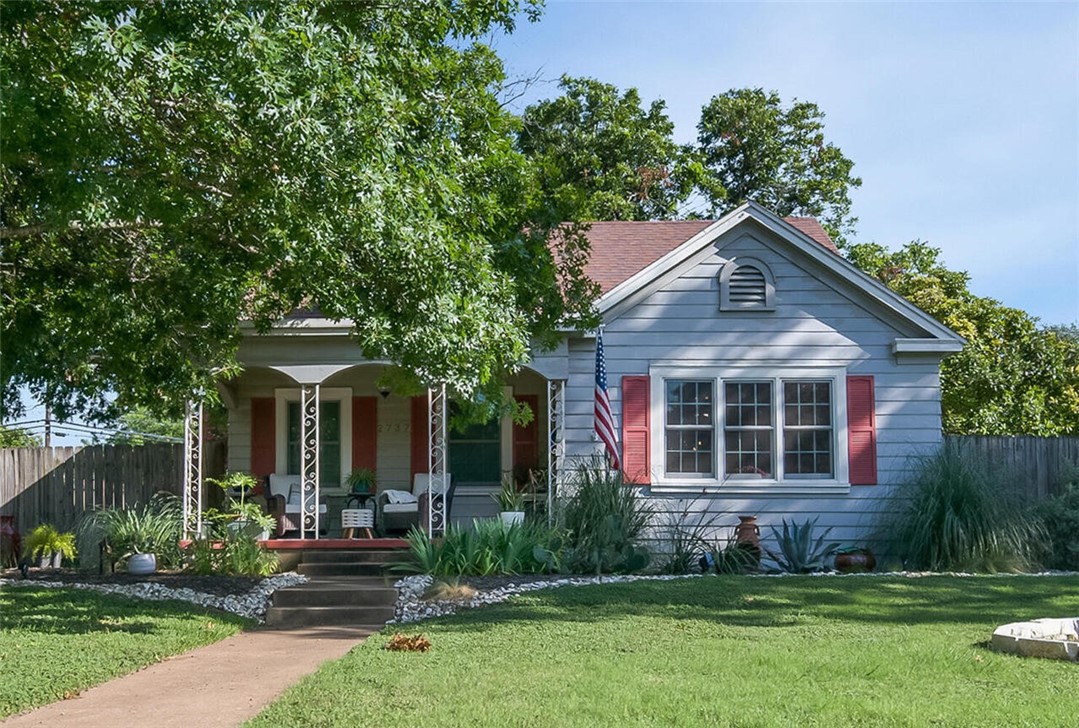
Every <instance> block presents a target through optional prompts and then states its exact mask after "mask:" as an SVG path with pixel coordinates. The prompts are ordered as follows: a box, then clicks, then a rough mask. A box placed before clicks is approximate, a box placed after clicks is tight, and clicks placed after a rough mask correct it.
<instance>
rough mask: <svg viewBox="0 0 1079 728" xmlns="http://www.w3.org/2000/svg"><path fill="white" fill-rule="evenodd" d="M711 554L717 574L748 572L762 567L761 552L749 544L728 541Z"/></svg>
mask: <svg viewBox="0 0 1079 728" xmlns="http://www.w3.org/2000/svg"><path fill="white" fill-rule="evenodd" d="M711 554H712V562H713V564H714V568H715V570H716V573H717V574H748V573H750V572H753V571H757V570H758V569H759V568H760V553H759V552H758V551H757V550H756V549H754V548H752V547H751V546H750V545H749V544H744V543H739V542H737V541H728V542H726V543H725V544H723V545H722V546H719V545H717V546H716V547H715V548H714V549H712V551H711Z"/></svg>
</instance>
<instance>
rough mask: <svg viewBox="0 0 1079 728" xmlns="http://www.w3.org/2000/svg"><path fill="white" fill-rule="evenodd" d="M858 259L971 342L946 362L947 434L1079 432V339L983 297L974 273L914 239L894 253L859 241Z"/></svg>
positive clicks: (943, 371) (852, 254)
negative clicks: (974, 287)
mask: <svg viewBox="0 0 1079 728" xmlns="http://www.w3.org/2000/svg"><path fill="white" fill-rule="evenodd" d="M848 255H849V257H850V259H851V261H852V262H853V263H854V264H855V265H857V266H858V267H859V268H861V269H862V270H863V271H865V272H866V273H868V274H869V275H871V276H874V277H875V278H878V279H879V280H881V281H882V282H883V283H885V284H886V285H887V286H888V287H889V288H891V289H892V290H894V291H896V292H898V293H900V294H902V295H903V296H905V297H906V298H907V299H908V300H909V301H911V302H912V303H914V304H915V305H917V306H919V307H920V308H921V309H922V310H924V311H925V312H926V313H928V314H930V315H932V316H934V317H935V318H937V319H939V320H940V321H941V322H943V323H944V324H946V325H947V326H949V327H950V328H951V329H953V330H954V331H955V332H956V333H958V334H959V335H960V336H962V337H964V338H965V339H966V340H967V344H966V346H965V347H964V349H963V351H962V352H960V353H957V354H952V355H951V356H949V357H947V358H946V359H945V360H944V361H943V363H942V364H941V371H940V379H941V408H942V410H943V422H944V429H945V431H946V432H950V433H955V434H979V435H1040V436H1053V435H1079V341H1077V340H1076V339H1075V338H1073V337H1072V338H1070V337H1068V336H1067V335H1062V334H1061V333H1060V332H1059V331H1058V330H1054V329H1052V328H1049V329H1046V328H1039V327H1038V325H1037V319H1035V318H1033V317H1031V316H1030V315H1029V314H1027V313H1025V312H1023V311H1021V310H1019V309H1016V308H1010V307H1008V306H1004V305H1002V304H1000V303H999V302H997V301H995V300H993V299H991V298H984V297H981V296H975V295H974V294H972V293H971V292H970V291H969V290H968V288H967V284H968V281H969V276H968V275H967V274H966V273H964V272H961V271H952V270H949V269H947V268H946V267H945V266H944V265H943V264H942V263H941V262H940V260H939V258H940V250H939V249H938V248H933V247H931V246H929V245H927V244H926V243H923V242H921V241H914V242H912V243H908V244H907V245H905V246H903V248H902V249H901V250H898V251H889V250H887V249H886V248H884V247H883V246H881V245H877V244H875V243H865V244H859V245H854V246H852V247H851V248H850V249H849V250H848Z"/></svg>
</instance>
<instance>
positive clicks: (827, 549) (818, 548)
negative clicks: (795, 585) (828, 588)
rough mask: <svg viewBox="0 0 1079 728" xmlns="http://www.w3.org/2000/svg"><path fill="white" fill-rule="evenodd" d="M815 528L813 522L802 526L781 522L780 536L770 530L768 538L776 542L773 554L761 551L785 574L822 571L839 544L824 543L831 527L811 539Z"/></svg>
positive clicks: (771, 551) (814, 520)
mask: <svg viewBox="0 0 1079 728" xmlns="http://www.w3.org/2000/svg"><path fill="white" fill-rule="evenodd" d="M816 527H817V519H816V518H813V519H811V520H806V521H804V522H802V523H787V519H786V518H784V519H783V532H782V533H780V532H779V530H778V529H777V528H776V527H775V526H772V527H771V529H772V536H773V538H775V540H776V549H777V550H776V551H773V550H772V549H770V548H768V547H765V549H764V550H765V553H767V554H768V556H769V557H770V558H771V559H772V560H773V561H775V562H776V563H777V564H778V565H779V568H780V569H781V570H783V571H785V572H787V573H788V574H811V573H813V572H815V571H826V570H827V569H828V559H829V558H830V557H831V556H832V554H834V553H835V551H836V549H838V548H839V543H837V542H834V541H833V542H829V543H825V541H824V539H826V538H828V534H829V533H831V531H832V527H831V526H829V527H828V528H826V529H824V532H823V533H821V535H820V536H818V537H817V538H816V540H814V539H813V531H814V530H815V529H816Z"/></svg>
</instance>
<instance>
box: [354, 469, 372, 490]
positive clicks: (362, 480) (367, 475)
mask: <svg viewBox="0 0 1079 728" xmlns="http://www.w3.org/2000/svg"><path fill="white" fill-rule="evenodd" d="M348 489H349V492H350V493H352V495H371V494H372V493H374V492H375V471H374V470H372V469H371V468H356V469H355V470H353V471H352V472H351V473H349V474H348Z"/></svg>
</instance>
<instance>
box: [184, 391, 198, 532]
mask: <svg viewBox="0 0 1079 728" xmlns="http://www.w3.org/2000/svg"><path fill="white" fill-rule="evenodd" d="M183 519H184V525H183V534H184V536H183V537H184V540H188V539H191V538H197V537H198V536H201V535H202V401H201V400H197V401H196V400H190V399H189V400H188V401H187V406H186V409H185V412H184V495H183Z"/></svg>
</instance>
